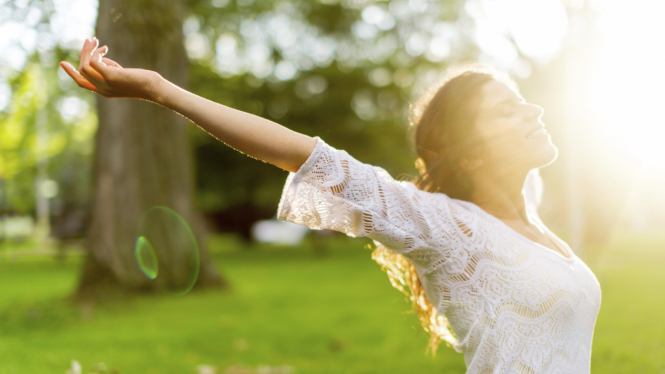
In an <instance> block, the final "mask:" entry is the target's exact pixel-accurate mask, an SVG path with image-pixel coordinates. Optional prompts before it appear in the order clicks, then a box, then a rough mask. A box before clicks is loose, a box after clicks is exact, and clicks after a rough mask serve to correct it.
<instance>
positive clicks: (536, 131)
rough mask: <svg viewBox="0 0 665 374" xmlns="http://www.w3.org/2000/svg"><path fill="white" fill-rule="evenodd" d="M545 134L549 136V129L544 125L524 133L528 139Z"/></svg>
mask: <svg viewBox="0 0 665 374" xmlns="http://www.w3.org/2000/svg"><path fill="white" fill-rule="evenodd" d="M543 136H547V130H545V128H544V127H542V126H538V127H536V128H534V129H533V130H531V131H529V132H528V133H526V135H524V137H525V138H526V139H528V140H531V139H535V138H540V137H543Z"/></svg>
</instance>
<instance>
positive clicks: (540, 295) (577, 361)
mask: <svg viewBox="0 0 665 374" xmlns="http://www.w3.org/2000/svg"><path fill="white" fill-rule="evenodd" d="M315 139H316V140H317V143H316V147H315V148H314V151H313V152H312V154H311V155H310V156H309V158H308V159H307V161H306V162H305V163H304V164H303V165H302V166H301V168H300V169H299V170H298V171H297V172H296V173H289V176H288V178H287V180H286V184H285V186H284V190H283V192H282V196H281V199H280V202H279V207H278V211H277V217H278V219H280V220H282V221H289V222H293V223H297V224H301V225H305V226H308V227H310V228H312V229H314V230H320V229H330V230H336V231H340V232H343V233H345V234H347V235H349V236H352V237H360V236H367V237H369V238H371V239H372V240H373V241H374V242H375V244H377V245H381V244H382V245H384V246H385V247H386V248H388V249H390V250H391V251H394V252H396V253H399V254H401V255H403V256H404V257H406V259H407V260H408V261H409V262H411V263H412V264H413V265H414V266H415V268H416V270H417V274H418V279H419V280H420V282H421V284H422V285H423V288H424V290H425V294H426V296H427V299H428V300H429V302H430V303H431V304H432V305H434V306H435V307H436V309H437V312H438V313H440V314H443V315H444V316H445V317H446V318H447V319H448V321H449V323H450V326H451V329H452V330H453V332H454V333H455V335H456V337H457V339H458V340H456V341H454V344H453V348H454V349H455V350H456V351H458V352H463V353H464V360H465V363H466V366H467V373H520V374H536V373H538V374H545V373H575V374H581V373H589V372H590V360H591V341H592V337H593V329H594V325H595V322H596V316H597V314H598V309H599V307H600V297H601V295H600V285H599V284H598V281H597V280H596V277H595V276H594V275H593V273H592V272H591V270H590V269H589V268H588V267H587V266H586V265H585V264H584V263H583V262H582V261H581V260H580V259H579V258H578V257H577V256H575V254H574V253H573V252H572V250H571V249H570V247H568V246H567V245H566V244H565V243H564V242H563V241H561V240H560V239H558V238H557V237H556V236H555V235H554V234H553V233H551V232H550V231H547V233H548V234H549V236H550V237H551V238H552V239H553V240H555V241H556V242H557V243H558V244H559V247H563V248H564V249H565V251H566V252H567V253H568V256H567V257H564V256H562V255H561V254H559V253H557V252H555V251H553V250H552V249H549V248H547V247H545V246H542V245H540V244H538V243H535V242H533V241H531V240H529V239H527V238H526V237H524V236H522V235H520V234H518V233H517V232H516V231H514V230H513V229H512V228H510V227H509V226H507V225H506V224H505V223H503V222H502V221H501V220H499V219H498V218H496V217H494V216H492V215H490V214H488V213H486V212H485V211H483V210H482V209H481V208H480V207H478V206H477V205H475V204H472V203H470V202H466V201H462V200H457V199H452V198H450V197H448V196H446V195H445V194H442V193H430V192H425V191H422V190H419V189H418V188H416V186H415V185H414V184H413V183H411V182H407V181H396V180H394V179H393V178H392V177H391V176H390V175H389V174H388V173H387V172H386V171H385V170H384V169H382V168H380V167H376V166H372V165H369V164H364V163H361V162H360V161H358V160H356V159H354V158H353V157H351V156H350V155H349V154H348V153H347V152H346V151H344V150H337V149H335V148H333V147H331V146H330V145H328V144H327V143H325V142H324V141H323V140H321V138H319V137H318V136H317V137H315ZM530 187H534V185H533V184H530V183H527V184H526V187H525V191H524V193H525V194H526V196H527V202H529V203H530V209H529V215H530V217H531V218H532V219H536V220H537V219H538V218H537V213H536V210H535V208H536V205H535V200H536V198H537V196H535V195H537V194H535V193H534V190H533V189H530ZM536 187H537V186H536Z"/></svg>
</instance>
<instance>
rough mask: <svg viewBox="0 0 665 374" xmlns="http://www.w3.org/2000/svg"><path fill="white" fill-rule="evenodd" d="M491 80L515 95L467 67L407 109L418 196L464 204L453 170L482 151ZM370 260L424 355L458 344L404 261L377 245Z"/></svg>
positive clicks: (480, 69)
mask: <svg viewBox="0 0 665 374" xmlns="http://www.w3.org/2000/svg"><path fill="white" fill-rule="evenodd" d="M492 80H497V81H500V82H502V83H505V84H507V85H508V86H509V87H511V88H512V89H514V90H515V91H516V92H518V90H517V84H516V83H515V82H514V81H513V80H512V79H510V78H509V77H508V76H507V74H506V73H505V72H500V71H497V70H495V69H493V68H491V67H489V66H487V65H484V64H479V63H472V64H465V65H460V66H457V67H452V68H449V69H448V70H447V72H446V75H445V76H444V77H443V79H442V80H441V81H440V82H439V83H438V84H436V85H433V86H431V87H430V88H429V89H428V90H426V91H425V93H424V94H423V95H421V97H420V98H419V99H418V100H417V101H416V102H415V103H413V104H410V106H409V131H411V134H412V136H413V138H412V139H410V141H412V142H413V143H412V144H413V146H414V148H415V152H416V154H417V156H418V158H417V160H416V168H417V169H418V172H419V173H420V175H419V176H417V177H416V178H414V179H413V180H411V182H412V183H413V184H415V185H416V187H417V188H418V189H420V190H423V191H427V192H433V193H434V192H438V193H444V194H446V195H447V196H449V197H450V198H454V199H460V200H466V201H469V200H470V197H471V193H472V186H471V185H470V181H469V180H468V178H467V177H466V175H465V174H464V173H463V172H462V170H461V169H460V167H459V163H460V161H461V160H462V158H463V157H464V156H466V155H468V154H472V153H473V152H477V151H478V150H479V149H480V147H481V146H482V145H481V144H479V143H478V142H477V141H476V136H474V124H475V121H476V117H477V111H478V105H479V104H480V101H481V100H482V97H481V94H480V90H481V88H482V87H483V85H484V84H486V83H488V82H490V81H492ZM372 259H374V260H375V261H376V262H378V263H379V264H380V265H381V268H382V269H383V270H384V271H385V272H386V273H387V274H388V278H389V279H390V283H391V284H392V285H393V286H394V287H395V288H397V289H398V290H399V291H401V292H402V293H403V294H404V295H405V296H406V298H407V300H408V301H410V303H411V304H412V306H413V309H414V311H415V313H416V314H417V316H418V320H419V321H420V325H421V326H422V327H423V329H424V330H425V331H426V332H427V333H429V334H430V340H429V344H428V346H427V350H428V351H429V350H431V352H432V354H433V355H435V354H436V349H437V347H438V346H439V343H441V341H442V340H443V341H445V342H446V345H448V346H451V345H454V344H455V343H457V342H458V339H457V337H456V336H455V334H454V332H453V331H452V329H451V328H450V324H449V323H448V320H447V319H446V317H445V316H444V315H442V314H439V313H437V310H436V308H435V307H434V305H432V304H431V303H430V302H429V300H427V297H426V296H425V291H424V289H423V286H422V284H421V283H420V280H419V279H418V275H417V273H416V269H415V267H414V266H413V264H411V263H410V262H409V261H408V260H407V259H406V258H405V257H404V256H402V255H400V254H397V253H394V252H391V251H390V250H388V249H387V248H386V247H385V246H383V245H381V244H378V245H377V247H376V249H374V251H373V252H372Z"/></svg>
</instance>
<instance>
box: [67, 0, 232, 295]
mask: <svg viewBox="0 0 665 374" xmlns="http://www.w3.org/2000/svg"><path fill="white" fill-rule="evenodd" d="M185 10H186V9H185V4H184V2H183V1H176V0H132V1H127V0H105V1H100V4H99V12H98V18H97V26H96V35H97V37H98V38H99V39H100V40H101V42H102V43H104V44H106V45H108V46H109V50H110V57H112V58H113V59H115V60H116V61H118V63H120V64H121V65H124V66H132V67H139V68H144V69H151V70H156V71H158V72H160V74H162V75H163V76H164V77H165V78H166V79H168V80H170V81H172V82H174V83H175V84H177V85H179V86H181V87H185V88H186V87H187V71H188V61H187V56H186V54H185V49H184V47H183V39H182V22H183V18H184V16H185ZM97 110H98V116H99V126H98V130H97V134H96V148H95V159H94V178H93V179H94V194H93V201H92V207H93V208H92V219H91V226H90V230H89V236H88V242H87V250H88V253H89V255H88V256H87V260H86V261H85V264H84V266H83V274H82V277H81V279H80V283H79V296H80V297H82V298H94V297H96V296H97V295H98V294H99V292H100V291H101V290H103V289H104V288H105V287H107V286H111V287H116V286H118V285H120V286H122V287H123V288H124V289H130V290H146V289H159V288H168V287H171V286H173V284H172V283H173V282H176V280H178V279H184V278H186V277H183V274H182V272H183V271H186V269H185V268H184V267H183V266H182V264H181V263H179V262H177V261H170V262H168V261H167V262H164V263H162V261H161V259H158V260H159V261H160V273H162V274H163V273H167V274H169V275H170V277H165V278H163V277H160V278H161V279H162V280H161V281H159V282H156V281H157V280H159V278H158V279H156V281H149V280H148V279H146V277H145V276H143V274H141V272H140V271H139V269H138V268H137V266H136V259H135V258H134V251H133V250H134V244H135V241H136V239H137V238H136V236H137V227H138V225H139V221H140V218H141V216H142V214H143V213H144V212H146V211H147V210H148V209H150V208H151V207H153V206H157V205H161V206H166V207H169V208H171V209H173V210H175V211H176V212H177V213H179V214H180V215H181V216H182V217H183V218H184V219H185V220H186V221H187V222H189V223H190V224H192V228H193V230H194V232H195V236H196V238H197V239H198V242H199V243H200V251H201V269H200V273H199V277H198V280H197V286H220V285H223V284H224V281H223V280H222V278H221V277H220V275H219V273H218V271H217V268H216V267H215V265H214V263H213V262H212V261H210V259H209V255H208V252H207V250H206V245H205V243H206V239H205V232H204V227H203V225H202V220H200V218H199V215H198V213H197V212H196V210H195V209H194V206H193V203H192V201H193V200H192V199H193V193H194V191H193V174H192V159H191V151H190V148H189V142H188V137H187V132H186V131H187V126H188V124H187V122H186V120H185V119H184V118H183V117H181V116H178V115H176V114H175V113H173V112H171V111H169V110H167V109H165V108H162V107H159V106H157V105H154V104H151V103H148V102H145V101H138V100H125V99H119V100H118V99H116V100H109V99H106V98H103V97H101V96H97ZM164 267H166V269H165V272H162V269H163V268H164Z"/></svg>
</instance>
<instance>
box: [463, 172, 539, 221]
mask: <svg viewBox="0 0 665 374" xmlns="http://www.w3.org/2000/svg"><path fill="white" fill-rule="evenodd" d="M527 174H528V172H526V173H514V174H511V175H492V174H489V173H473V174H472V175H471V176H470V177H471V184H472V186H473V193H472V194H471V202H472V203H474V204H476V205H478V206H479V207H481V208H482V209H483V210H484V211H486V212H488V213H490V214H492V215H493V216H495V217H497V218H499V219H501V220H520V221H523V222H524V223H527V224H528V223H529V218H528V216H527V213H526V206H525V203H524V196H523V195H522V189H523V188H524V182H525V180H526V176H527Z"/></svg>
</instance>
